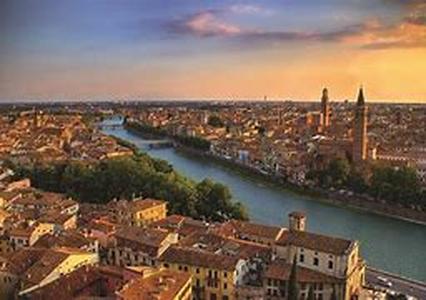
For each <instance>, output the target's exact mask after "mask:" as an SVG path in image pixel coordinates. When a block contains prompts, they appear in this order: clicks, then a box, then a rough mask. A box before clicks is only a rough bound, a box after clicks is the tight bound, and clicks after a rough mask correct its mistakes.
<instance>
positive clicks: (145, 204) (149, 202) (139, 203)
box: [129, 199, 166, 212]
mask: <svg viewBox="0 0 426 300" xmlns="http://www.w3.org/2000/svg"><path fill="white" fill-rule="evenodd" d="M164 204H166V202H165V201H161V200H155V199H143V200H142V199H138V200H133V201H130V202H129V205H130V209H131V210H132V211H133V212H137V211H141V210H145V209H148V208H152V207H155V206H159V205H164Z"/></svg>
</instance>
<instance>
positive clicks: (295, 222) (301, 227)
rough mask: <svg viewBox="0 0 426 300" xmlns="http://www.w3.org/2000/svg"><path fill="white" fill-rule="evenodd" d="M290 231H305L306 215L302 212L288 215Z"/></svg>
mask: <svg viewBox="0 0 426 300" xmlns="http://www.w3.org/2000/svg"><path fill="white" fill-rule="evenodd" d="M288 219H289V229H290V230H297V231H305V227H306V215H305V214H304V213H303V212H300V211H294V212H291V213H290V214H289V215H288Z"/></svg>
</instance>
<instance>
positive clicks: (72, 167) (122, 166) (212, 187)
mask: <svg viewBox="0 0 426 300" xmlns="http://www.w3.org/2000/svg"><path fill="white" fill-rule="evenodd" d="M13 169H14V170H15V174H16V176H17V177H16V179H20V178H30V179H31V182H32V183H33V185H34V186H35V187H37V188H40V189H43V190H46V191H51V192H59V193H65V194H67V195H69V196H72V197H73V198H74V199H76V200H79V201H81V202H91V203H100V204H102V203H106V202H108V201H110V200H112V199H118V198H121V199H132V197H133V196H139V195H140V196H142V197H151V198H156V199H162V200H165V201H167V202H168V208H169V211H170V213H172V214H182V215H186V216H190V217H193V218H200V219H201V218H203V219H206V220H213V221H223V220H227V219H230V218H232V219H239V220H247V219H248V218H247V212H246V210H245V208H244V206H243V205H242V204H241V203H239V202H234V201H233V199H232V194H231V192H230V190H229V188H228V187H226V186H224V185H222V184H220V183H216V182H214V181H212V180H209V179H206V180H203V181H201V182H198V183H197V182H195V181H193V180H191V179H189V178H187V177H184V176H183V175H181V174H179V173H178V172H176V171H175V170H173V167H172V166H171V165H169V164H168V163H167V162H165V161H162V160H158V159H154V158H151V157H150V156H148V155H147V154H144V153H139V154H137V155H133V156H131V157H118V158H111V159H106V160H102V161H100V162H94V163H92V164H85V163H81V162H66V163H61V164H52V165H36V166H34V167H31V166H13Z"/></svg>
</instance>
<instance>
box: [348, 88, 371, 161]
mask: <svg viewBox="0 0 426 300" xmlns="http://www.w3.org/2000/svg"><path fill="white" fill-rule="evenodd" d="M367 114H368V107H367V105H366V104H365V98H364V91H363V89H362V88H360V90H359V93H358V100H357V103H356V107H355V117H354V125H353V149H352V160H353V162H354V163H359V162H362V161H364V160H366V159H367V158H368V154H367V151H368V136H367V122H368V121H367V118H368V115H367Z"/></svg>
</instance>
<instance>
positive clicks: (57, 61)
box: [0, 0, 426, 99]
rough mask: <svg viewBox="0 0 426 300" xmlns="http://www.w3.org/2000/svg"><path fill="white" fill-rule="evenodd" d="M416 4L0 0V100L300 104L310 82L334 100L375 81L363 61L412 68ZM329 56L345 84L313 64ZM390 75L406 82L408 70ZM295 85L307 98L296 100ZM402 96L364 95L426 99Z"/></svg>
mask: <svg viewBox="0 0 426 300" xmlns="http://www.w3.org/2000/svg"><path fill="white" fill-rule="evenodd" d="M422 2H423V1H421V0H408V1H402V0H305V1H302V0H284V1H270V0H266V1H230V0H229V1H226V0H218V1H195V0H168V1H164V0H155V1H154V0H151V1H146V0H140V1H137V0H68V1H67V0H64V1H57V0H56V1H54V0H39V1H31V0H2V1H1V2H0V63H1V65H2V68H1V70H0V99H23V98H25V99H43V98H46V97H49V98H52V99H56V98H58V99H59V98H92V97H93V98H102V97H109V96H111V97H117V98H120V97H137V98H140V99H147V98H221V97H235V98H256V97H260V96H261V95H263V94H271V95H272V96H273V97H277V98H280V97H299V98H310V97H311V96H314V95H316V93H318V91H317V88H318V86H319V85H320V79H321V77H322V76H323V77H324V78H325V79H324V81H325V82H324V84H332V85H334V84H335V85H336V88H337V89H339V87H341V93H340V94H339V96H340V97H344V95H347V94H348V92H349V91H350V90H351V89H352V88H353V87H355V86H356V85H358V84H359V81H363V78H362V77H363V76H362V74H363V72H362V70H365V69H370V68H373V69H372V70H371V71H372V73H373V74H377V76H383V75H381V74H383V70H378V69H377V67H375V68H376V69H374V66H372V65H371V64H369V62H370V61H371V60H373V61H374V58H371V55H373V56H374V55H380V57H388V59H389V60H395V57H398V59H399V58H401V59H403V58H404V55H406V56H407V57H411V58H412V57H413V55H414V54H415V55H416V56H417V57H418V58H419V59H421V60H424V58H425V57H424V55H423V56H422V55H421V52H422V51H421V50H425V49H424V48H425V34H424V33H425V31H426V26H425V24H426V22H425V19H424V16H425V6H424V3H422ZM404 26H405V27H404ZM407 28H408V29H407ZM372 52H374V53H375V54H372ZM383 52H386V53H385V55H384V53H383ZM312 56H315V57H317V58H318V61H316V62H315V61H312V62H311V60H312V58H311V57H312ZM347 57H356V58H357V59H356V61H357V62H359V63H360V64H361V66H359V68H360V70H352V69H353V68H354V66H352V65H347V64H346V63H345V59H346V58H347ZM334 58H336V64H340V67H341V72H342V76H343V77H345V78H346V79H347V80H349V79H350V82H346V81H345V82H344V83H341V82H339V80H337V81H336V82H335V83H334V82H333V79H332V78H336V77H338V75H339V74H336V73H337V72H338V71H337V70H332V73H333V74H331V73H330V72H328V71H327V69H326V68H323V69H322V68H321V67H320V66H319V65H318V63H319V62H321V61H324V62H329V61H333V59H334ZM278 62H279V63H278ZM284 62H286V63H284ZM383 63H385V62H383ZM389 63H391V62H390V61H389ZM393 63H394V64H396V65H395V66H393V67H392V68H393V69H395V68H396V69H398V70H399V68H400V67H399V63H398V61H397V62H393ZM363 64H365V65H363ZM248 65H251V66H252V68H248V67H247V66H248ZM278 66H281V67H283V68H286V67H290V69H291V72H292V73H299V71H300V73H301V74H300V75H298V76H300V79H301V80H304V79H305V80H306V84H304V85H302V84H301V85H298V84H296V83H294V84H292V85H291V87H290V86H289V87H288V90H286V88H282V87H281V84H280V82H279V80H278V78H280V77H281V76H282V78H284V79H283V80H285V79H286V78H287V77H290V75H291V74H289V73H286V72H284V71H279V70H278ZM232 67H233V68H232ZM392 68H391V69H392ZM336 69H337V67H336ZM379 69H380V68H379ZM302 71H304V72H305V73H306V75H302ZM417 71H418V70H417V69H415V70H413V72H417ZM289 72H290V70H289ZM311 72H312V75H309V73H311ZM348 72H349V73H350V74H348ZM221 74H224V76H229V80H230V81H233V82H234V83H235V85H234V86H231V85H230V84H229V83H227V82H226V81H225V82H224V79H222V78H220V76H221ZM257 74H258V75H257ZM354 74H356V75H354ZM402 74H403V75H404V76H405V77H407V79H408V78H411V77H412V76H415V74H414V73H413V74H411V73H410V72H409V70H408V68H407V70H402ZM274 75H276V78H275V79H274V80H271V79H270V78H272V77H274ZM138 77H139V78H140V81H139V82H138V81H137V80H135V78H138ZM265 78H268V79H265ZM201 79H202V80H203V81H202V82H197V81H198V80H201ZM255 79H257V81H256V80H255ZM379 79H381V78H379ZM288 80H291V79H288ZM288 80H287V81H288ZM389 80H390V79H389V78H387V79H386V82H392V81H389ZM267 81H268V82H270V84H268V83H267ZM256 82H258V83H259V84H258V86H257V88H256V86H253V85H252V84H251V83H256ZM367 82H369V81H368V80H367ZM247 84H250V88H247ZM371 84H372V85H373V84H375V80H371ZM186 85H187V86H186ZM255 85H256V84H255ZM300 86H303V87H307V88H308V90H303V91H300V93H299V94H298V93H297V91H298V89H300ZM185 87H187V88H186V89H185ZM403 88H404V89H409V90H408V92H406V93H404V94H401V95H398V94H396V93H395V91H391V92H386V91H382V90H383V87H380V89H378V91H377V92H374V86H372V92H373V95H374V96H375V97H376V98H386V97H392V98H395V99H396V98H398V99H401V98H406V97H412V98H421V97H423V96H426V91H425V90H424V89H420V88H418V87H417V88H414V89H413V88H412V87H411V86H407V87H403ZM227 91H229V93H227ZM348 96H349V95H348Z"/></svg>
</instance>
